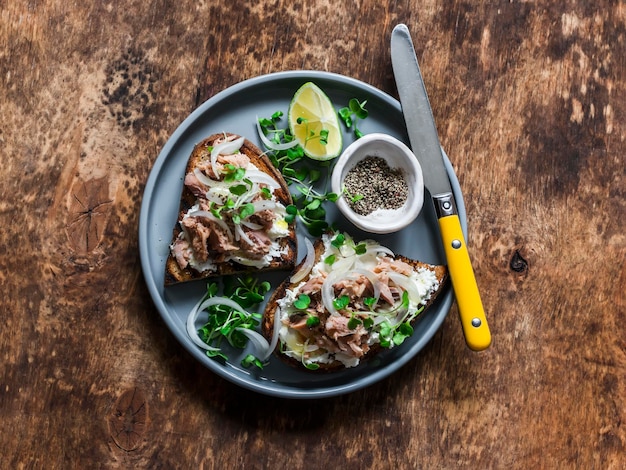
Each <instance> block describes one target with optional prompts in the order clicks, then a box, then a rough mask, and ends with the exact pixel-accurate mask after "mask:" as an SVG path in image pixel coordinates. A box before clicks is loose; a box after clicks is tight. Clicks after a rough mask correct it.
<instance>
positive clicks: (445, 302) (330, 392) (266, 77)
mask: <svg viewBox="0 0 626 470" xmlns="http://www.w3.org/2000/svg"><path fill="white" fill-rule="evenodd" d="M296 79H301V80H309V81H315V80H316V79H320V80H324V81H332V82H334V83H335V84H341V85H342V86H344V87H345V86H347V87H351V88H355V89H359V90H362V91H365V92H367V93H371V94H374V95H377V97H378V98H379V99H381V100H382V101H384V102H385V104H387V105H389V106H391V107H393V108H395V109H396V111H398V112H400V113H401V105H400V103H399V101H398V100H396V99H395V98H394V97H393V96H391V95H389V94H388V93H386V92H384V91H383V90H380V89H379V88H376V87H374V86H373V85H370V84H368V83H366V82H363V81H361V80H358V79H356V78H353V77H348V76H345V75H341V74H338V73H333V72H325V71H316V70H290V71H282V72H273V73H268V74H263V75H259V76H256V77H252V78H248V79H246V80H243V81H240V82H238V83H235V84H233V85H231V86H230V87H227V88H225V89H223V90H221V91H219V92H217V93H216V94H215V95H213V96H211V97H210V98H209V99H207V100H206V101H204V102H203V103H202V104H200V106H198V107H197V108H195V109H194V110H193V111H192V112H191V113H190V114H189V115H188V116H187V117H186V118H185V119H184V120H183V121H182V122H181V123H180V124H179V125H178V126H177V128H176V129H175V130H174V132H173V133H172V134H171V135H170V136H169V137H168V139H167V141H166V143H165V144H164V145H163V147H162V149H161V151H160V152H159V154H158V156H157V158H156V159H155V160H154V162H153V164H152V166H151V168H150V172H149V175H148V178H147V180H146V184H145V186H144V190H143V193H142V198H141V207H140V215H139V226H138V237H139V238H138V245H139V254H140V261H141V268H142V274H143V277H144V282H145V284H146V286H147V288H148V291H149V293H150V297H151V300H152V302H153V304H154V306H155V307H156V309H157V311H158V312H159V315H160V317H161V319H162V320H163V321H164V322H165V324H166V326H167V327H168V329H169V330H170V333H171V334H173V336H174V337H175V338H176V340H177V341H178V343H179V344H180V345H181V346H183V348H184V349H185V350H186V351H188V352H189V353H190V354H191V355H192V356H194V358H195V359H196V360H198V361H199V362H201V364H202V365H203V366H204V367H206V368H207V369H209V370H211V372H213V373H215V374H216V375H218V376H220V377H222V378H224V379H226V380H228V381H230V382H231V383H234V384H236V385H238V386H240V387H242V388H245V389H248V390H251V391H253V392H257V393H261V394H264V395H269V396H274V397H280V398H296V399H310V398H324V397H332V396H338V395H343V394H346V393H351V392H354V391H356V390H359V389H362V388H365V387H368V386H370V385H373V384H374V383H376V382H378V381H380V380H382V379H384V378H386V377H388V376H390V375H391V374H393V373H394V372H396V371H397V370H398V369H400V368H401V367H403V366H404V365H405V364H406V363H408V362H409V361H410V360H412V359H413V358H414V357H415V356H416V355H417V354H418V353H419V351H421V350H422V349H423V348H424V347H425V346H426V344H428V343H429V342H430V341H431V339H432V337H433V336H434V335H435V333H436V332H437V331H438V330H439V329H440V327H441V325H442V323H443V321H444V320H445V318H446V317H447V315H448V313H449V311H450V308H451V306H452V303H453V300H454V293H453V291H452V288H451V286H450V285H448V286H447V288H446V292H443V293H442V295H441V296H440V299H439V301H440V302H441V308H442V313H440V314H439V315H438V316H436V317H435V318H434V321H433V323H432V324H431V325H430V327H429V328H428V330H427V332H426V334H424V335H422V337H420V339H419V340H418V341H417V343H416V344H415V345H413V347H412V348H411V349H416V351H414V352H411V350H408V351H407V354H405V355H403V356H401V357H400V358H397V359H396V360H394V361H392V362H391V363H390V364H389V365H387V366H385V367H383V368H381V369H378V370H376V371H373V373H372V374H367V375H365V376H363V377H360V378H359V379H358V380H356V381H348V382H347V383H345V384H342V385H335V386H331V387H314V388H295V387H290V386H287V385H284V384H280V383H278V382H272V381H269V380H264V381H260V380H244V379H243V378H242V377H241V376H240V375H237V374H235V373H234V371H235V369H234V368H233V367H232V366H231V367H228V366H223V365H221V364H219V363H217V362H216V361H213V362H212V363H211V364H215V365H216V366H210V365H209V364H208V363H207V362H206V360H205V359H206V356H205V355H204V353H203V351H201V349H200V348H197V347H196V346H195V345H193V344H189V343H190V342H185V341H182V340H181V338H179V334H178V332H177V329H178V326H177V325H175V323H174V319H173V318H172V316H171V315H170V314H168V313H167V306H166V305H165V299H164V295H163V294H162V292H161V290H160V288H159V287H158V286H157V284H156V282H155V279H154V276H153V275H151V274H152V273H151V267H150V264H149V260H148V258H149V257H150V256H153V255H154V253H153V252H151V251H150V244H149V240H148V232H149V230H148V227H147V225H148V217H149V215H150V210H149V209H150V202H151V200H152V197H153V193H154V190H155V187H156V182H157V180H158V177H159V175H160V173H161V170H162V168H163V166H164V165H165V163H166V161H167V159H168V157H169V156H170V154H171V150H172V149H173V148H174V147H175V145H176V144H177V143H178V141H179V140H180V139H181V137H183V136H184V134H185V132H187V130H188V129H189V128H190V126H192V125H193V124H194V123H195V122H196V120H197V119H198V118H199V117H200V116H202V115H204V114H205V113H206V112H207V111H208V110H210V109H211V108H212V107H213V106H215V105H217V104H218V103H220V102H222V101H223V100H225V99H228V98H229V97H231V96H235V95H238V94H239V93H241V92H243V91H245V90H246V89H250V88H251V87H256V86H258V85H260V84H265V83H268V82H270V83H271V82H276V81H280V80H296ZM294 91H295V90H294ZM442 150H443V148H442ZM443 155H444V163H445V165H446V170H447V172H448V175H449V177H450V180H451V181H450V182H451V185H452V189H453V193H454V195H455V198H456V202H457V209H458V212H459V218H460V220H461V229H462V231H463V233H464V235H465V237H466V239H467V218H466V212H465V203H464V199H463V195H462V192H461V188H460V183H459V181H458V178H457V176H456V173H455V172H454V169H453V167H452V164H451V162H450V160H449V158H448V156H447V154H446V152H445V151H443ZM249 377H251V378H252V379H254V375H253V374H250V375H249ZM270 385H273V386H270Z"/></svg>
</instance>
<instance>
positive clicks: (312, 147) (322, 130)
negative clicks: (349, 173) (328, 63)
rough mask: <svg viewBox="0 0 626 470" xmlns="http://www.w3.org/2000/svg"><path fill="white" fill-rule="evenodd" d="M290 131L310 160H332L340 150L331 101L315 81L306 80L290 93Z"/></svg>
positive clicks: (337, 119) (341, 140)
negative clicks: (291, 96)
mask: <svg viewBox="0 0 626 470" xmlns="http://www.w3.org/2000/svg"><path fill="white" fill-rule="evenodd" d="M288 120H289V130H290V131H291V134H292V135H293V136H294V138H295V140H297V141H298V143H299V144H300V145H301V146H302V148H303V149H304V154H305V155H306V156H307V157H309V158H312V159H313V160H332V159H333V158H336V157H337V156H339V154H340V153H341V149H342V147H343V137H342V135H341V128H340V127H339V118H338V117H337V112H336V111H335V108H334V107H333V104H332V102H331V101H330V99H329V98H328V96H327V95H326V93H324V92H323V91H322V90H321V89H320V88H319V87H318V86H317V85H316V84H315V83H313V82H307V83H305V84H304V85H302V86H301V87H300V88H299V89H298V91H296V93H295V94H294V95H293V99H292V100H291V103H290V104H289V112H288Z"/></svg>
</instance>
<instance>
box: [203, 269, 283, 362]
mask: <svg viewBox="0 0 626 470" xmlns="http://www.w3.org/2000/svg"><path fill="white" fill-rule="evenodd" d="M270 288H271V286H270V284H269V282H267V281H263V282H259V280H258V279H256V278H255V277H254V276H252V275H248V276H245V277H238V278H236V279H234V278H230V277H226V278H224V280H223V293H224V296H225V297H228V298H229V299H231V300H233V301H235V302H237V303H238V304H239V305H240V306H241V307H242V309H243V310H247V309H249V308H251V307H254V306H256V305H258V304H259V303H261V302H262V301H263V300H264V299H265V294H267V293H268V292H269V290H270ZM219 290H220V286H219V285H218V284H217V283H216V282H210V283H208V284H207V292H206V294H205V299H206V298H210V297H215V296H217V294H218V292H219ZM207 313H208V319H207V322H206V323H205V324H204V325H203V326H202V327H201V328H200V329H199V330H198V334H199V335H200V338H201V339H202V341H204V342H205V343H206V344H208V345H210V346H212V347H213V348H219V349H218V350H209V351H207V355H208V356H209V357H218V358H222V359H224V360H228V357H227V356H226V354H224V352H223V351H222V350H221V345H222V343H223V342H224V341H226V342H227V343H228V344H230V345H231V346H232V347H234V348H238V349H243V348H244V347H245V346H246V344H247V342H248V338H247V337H246V336H245V335H244V334H243V333H241V332H240V331H238V330H239V329H241V328H247V329H251V330H254V329H255V328H257V327H258V326H259V324H260V321H261V318H262V315H261V314H258V313H249V312H247V311H246V312H241V311H239V310H236V309H234V308H232V307H229V306H226V305H222V304H219V305H212V306H210V307H208V308H207ZM241 364H242V366H244V367H250V366H251V365H255V366H257V367H259V368H262V367H263V364H262V362H261V361H260V360H259V359H258V358H256V357H254V356H253V355H252V354H249V355H247V356H246V357H245V358H244V359H243V360H242V363H241Z"/></svg>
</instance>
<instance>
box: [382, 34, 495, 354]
mask: <svg viewBox="0 0 626 470" xmlns="http://www.w3.org/2000/svg"><path fill="white" fill-rule="evenodd" d="M391 63H392V66H393V74H394V76H395V79H396V86H397V88H398V95H399V96H400V103H401V105H402V113H403V114H404V120H405V122H406V127H407V132H408V135H409V141H410V143H411V148H412V150H413V153H414V154H415V155H416V156H417V159H418V160H419V162H420V165H421V167H422V172H423V173H424V184H425V185H426V188H427V189H428V191H429V192H430V194H431V197H432V202H433V204H434V206H435V212H436V214H437V219H438V220H439V230H440V232H441V239H442V242H443V247H444V251H445V254H446V258H447V262H448V270H449V272H450V278H451V279H452V287H453V289H454V294H455V297H456V303H457V307H458V311H459V316H460V318H461V325H462V326H463V333H464V335H465V342H466V343H467V345H468V346H469V348H470V349H472V350H474V351H481V350H483V349H486V348H488V347H489V345H490V344H491V333H490V331H489V325H488V324H487V318H486V317H485V311H484V309H483V304H482V301H481V299H480V293H479V291H478V285H477V283H476V278H475V276H474V270H473V269H472V263H471V261H470V257H469V253H468V251H467V246H466V243H465V237H464V236H463V232H462V230H461V221H460V219H459V215H458V212H457V208H456V203H455V200H454V195H453V194H452V187H451V185H450V180H449V178H448V173H447V171H446V168H445V166H444V161H443V153H442V150H441V144H440V142H439V136H438V135H437V127H436V126H435V120H434V118H433V113H432V110H431V107H430V103H429V101H428V95H427V94H426V87H425V86H424V80H423V79H422V74H421V72H420V67H419V64H418V62H417V57H416V55H415V49H414V47H413V41H412V40H411V35H410V33H409V29H408V28H407V26H406V25H404V24H399V25H397V26H396V27H395V28H394V29H393V32H392V33H391Z"/></svg>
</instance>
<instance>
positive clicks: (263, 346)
mask: <svg viewBox="0 0 626 470" xmlns="http://www.w3.org/2000/svg"><path fill="white" fill-rule="evenodd" d="M235 329H236V330H237V331H239V332H240V333H242V334H243V335H245V336H246V337H247V338H248V339H249V340H250V341H251V343H252V346H253V348H254V349H255V352H256V354H255V356H256V357H258V358H259V359H260V360H261V361H264V360H265V359H267V358H268V357H269V354H268V350H269V351H270V353H271V350H270V344H269V343H268V342H267V340H266V339H265V337H264V336H263V335H262V334H260V333H258V332H256V331H254V330H251V329H249V328H235Z"/></svg>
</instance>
